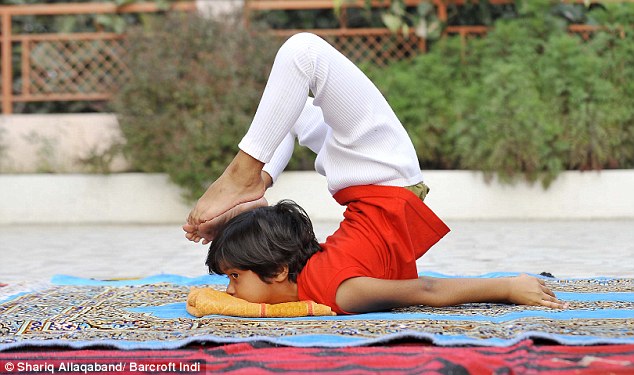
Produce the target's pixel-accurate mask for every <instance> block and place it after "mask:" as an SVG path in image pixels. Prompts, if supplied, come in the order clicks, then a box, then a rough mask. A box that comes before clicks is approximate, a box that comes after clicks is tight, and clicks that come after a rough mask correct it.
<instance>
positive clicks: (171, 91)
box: [113, 14, 280, 199]
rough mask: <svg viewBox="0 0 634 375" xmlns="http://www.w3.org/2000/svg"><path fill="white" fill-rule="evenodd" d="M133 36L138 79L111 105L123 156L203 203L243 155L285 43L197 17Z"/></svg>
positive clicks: (168, 21) (171, 20) (173, 19)
mask: <svg viewBox="0 0 634 375" xmlns="http://www.w3.org/2000/svg"><path fill="white" fill-rule="evenodd" d="M127 34H128V60H127V64H128V66H129V68H130V71H131V72H132V74H131V76H130V78H129V80H128V82H127V84H126V85H125V86H124V87H123V88H122V89H121V90H120V92H119V93H117V95H116V98H115V99H114V101H113V106H114V108H113V109H114V111H115V112H116V113H117V114H118V115H119V120H120V123H121V128H122V131H123V133H124V135H125V137H126V140H127V142H126V144H125V146H124V149H125V152H126V153H127V155H128V158H129V159H130V160H131V162H132V163H133V166H134V168H135V169H136V170H138V171H143V172H167V173H168V174H169V175H170V177H171V178H172V180H173V181H175V182H176V183H177V184H179V185H182V186H184V187H185V188H186V189H187V191H188V197H187V198H190V199H195V198H198V197H199V196H200V195H201V194H202V192H203V191H204V189H205V188H206V186H207V185H208V184H209V182H210V181H213V180H214V179H215V178H217V177H218V176H219V175H220V173H222V171H223V170H224V168H225V166H226V165H227V164H228V163H229V162H230V161H231V158H232V157H233V156H234V155H235V153H236V152H237V150H238V149H237V143H238V141H239V139H240V138H241V137H242V136H243V135H244V133H245V132H246V130H247V128H248V126H249V124H250V123H251V117H252V115H253V113H255V109H256V107H257V103H258V101H259V99H260V97H261V95H262V91H263V90H264V85H265V83H266V79H267V78H268V72H269V69H270V66H271V64H272V62H273V58H274V54H275V52H276V51H277V49H278V47H279V45H280V42H279V41H278V40H274V39H272V38H271V37H269V36H267V35H268V34H267V33H265V32H261V33H257V32H253V33H249V32H247V31H245V30H244V28H243V27H242V24H241V21H240V20H239V19H231V18H227V19H224V20H209V19H203V18H201V17H199V16H196V15H191V14H172V15H170V16H168V17H166V18H165V19H163V20H162V21H161V22H155V23H153V24H150V25H146V27H145V28H144V29H141V28H137V29H131V30H128V33H127Z"/></svg>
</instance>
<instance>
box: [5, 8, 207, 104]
mask: <svg viewBox="0 0 634 375" xmlns="http://www.w3.org/2000/svg"><path fill="white" fill-rule="evenodd" d="M170 9H171V10H175V11H194V10H195V9H196V3H195V2H194V1H181V2H176V3H174V4H172V5H171V8H170ZM159 11H162V9H160V8H159V7H158V6H157V5H156V4H155V3H137V4H130V5H125V6H116V5H115V4H112V3H76V4H33V5H11V6H0V22H1V23H2V25H1V28H0V30H1V31H2V33H1V34H0V54H1V59H0V69H1V70H2V74H1V77H2V79H1V82H0V85H1V91H0V92H1V93H2V96H1V99H2V113H3V114H10V113H12V112H13V105H14V104H15V103H19V102H38V101H40V102H42V101H81V100H85V101H92V100H107V99H108V98H110V96H111V95H112V93H113V92H114V90H115V89H116V88H117V87H118V86H119V85H120V84H121V83H123V80H125V74H126V72H127V68H126V66H125V64H124V63H123V61H122V59H121V57H122V56H123V55H124V53H125V48H124V39H123V35H121V34H114V33H108V32H100V31H97V32H83V33H60V34H58V33H48V34H17V33H16V34H14V33H13V30H12V21H13V20H14V18H15V17H20V16H59V15H75V16H76V15H83V14H93V15H99V14H123V13H154V12H159ZM17 50H21V53H19V54H18V55H16V54H15V51H17ZM14 60H19V62H20V63H19V65H18V66H15V65H14ZM18 67H19V69H20V71H21V74H20V77H19V78H18V80H17V81H16V80H14V79H15V77H14V72H15V71H16V68H18Z"/></svg>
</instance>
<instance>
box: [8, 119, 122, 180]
mask: <svg viewBox="0 0 634 375" xmlns="http://www.w3.org/2000/svg"><path fill="white" fill-rule="evenodd" d="M122 141H123V137H122V134H121V130H120V129H119V123H118V121H117V117H116V116H115V115H113V114H101V113H90V114H64V115H61V114H60V115H2V116H0V151H2V153H1V154H0V173H39V172H61V173H72V172H86V171H90V170H91V168H92V167H93V166H91V165H90V163H86V162H82V159H87V158H88V157H90V156H91V155H101V154H103V153H104V151H105V150H107V149H108V148H109V147H110V145H112V144H113V143H117V142H122ZM127 168H128V164H127V163H126V161H125V160H124V159H123V157H121V156H119V157H116V158H114V159H113V160H112V162H111V163H110V165H109V169H110V171H113V172H119V171H125V170H126V169H127Z"/></svg>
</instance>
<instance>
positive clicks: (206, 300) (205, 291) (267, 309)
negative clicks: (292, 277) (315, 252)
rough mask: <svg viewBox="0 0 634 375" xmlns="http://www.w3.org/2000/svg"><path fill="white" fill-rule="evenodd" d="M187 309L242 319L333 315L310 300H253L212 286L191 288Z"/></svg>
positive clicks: (193, 311) (326, 308)
mask: <svg viewBox="0 0 634 375" xmlns="http://www.w3.org/2000/svg"><path fill="white" fill-rule="evenodd" d="M187 312H188V313H190V314H192V315H194V316H196V317H201V316H205V315H212V314H214V315H228V316H237V317H244V318H292V317H300V316H332V315H337V314H335V313H334V312H333V311H332V310H331V309H330V307H328V306H326V305H320V304H318V303H315V302H313V301H299V302H286V303H275V304H267V303H253V302H247V301H245V300H243V299H240V298H236V297H233V296H231V295H229V294H227V293H225V292H221V291H219V290H215V289H212V288H192V289H191V290H190V292H189V296H187Z"/></svg>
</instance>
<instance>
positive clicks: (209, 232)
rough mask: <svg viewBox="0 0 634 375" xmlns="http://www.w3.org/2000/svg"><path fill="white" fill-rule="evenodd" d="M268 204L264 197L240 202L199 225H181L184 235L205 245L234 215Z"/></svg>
mask: <svg viewBox="0 0 634 375" xmlns="http://www.w3.org/2000/svg"><path fill="white" fill-rule="evenodd" d="M268 204H269V203H268V202H267V200H266V199H265V198H260V199H258V200H255V201H251V202H246V203H241V204H239V205H237V206H235V207H233V208H232V209H230V210H229V211H227V212H225V213H223V214H222V215H220V216H217V217H215V218H213V219H211V220H209V221H206V222H204V223H202V224H200V225H193V224H185V225H183V230H184V231H185V232H187V233H185V237H187V239H188V240H190V241H193V242H196V243H198V242H200V241H201V240H202V244H203V245H207V244H208V243H210V242H211V241H213V240H214V238H216V236H217V235H218V233H219V232H220V230H221V229H222V228H223V227H224V226H225V224H226V223H227V222H228V221H229V220H231V219H233V218H234V217H236V216H238V215H239V214H241V213H243V212H245V211H249V210H252V209H254V208H257V207H264V206H268Z"/></svg>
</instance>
